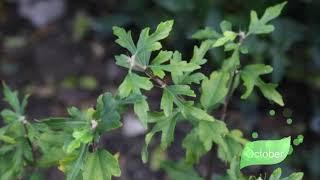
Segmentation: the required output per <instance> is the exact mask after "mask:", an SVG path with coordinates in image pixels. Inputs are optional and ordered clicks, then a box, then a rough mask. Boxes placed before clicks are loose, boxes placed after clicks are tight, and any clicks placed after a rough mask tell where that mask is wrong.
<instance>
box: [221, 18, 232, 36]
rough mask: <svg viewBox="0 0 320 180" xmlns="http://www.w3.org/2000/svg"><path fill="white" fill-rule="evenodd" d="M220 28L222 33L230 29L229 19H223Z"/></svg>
mask: <svg viewBox="0 0 320 180" xmlns="http://www.w3.org/2000/svg"><path fill="white" fill-rule="evenodd" d="M220 28H221V31H222V32H223V33H224V32H226V31H232V24H231V23H230V22H229V21H226V20H223V21H222V22H221V23H220Z"/></svg>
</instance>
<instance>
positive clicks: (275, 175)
mask: <svg viewBox="0 0 320 180" xmlns="http://www.w3.org/2000/svg"><path fill="white" fill-rule="evenodd" d="M281 174H282V171H281V168H277V169H276V170H274V171H273V172H272V174H271V176H270V177H269V180H280V177H281Z"/></svg>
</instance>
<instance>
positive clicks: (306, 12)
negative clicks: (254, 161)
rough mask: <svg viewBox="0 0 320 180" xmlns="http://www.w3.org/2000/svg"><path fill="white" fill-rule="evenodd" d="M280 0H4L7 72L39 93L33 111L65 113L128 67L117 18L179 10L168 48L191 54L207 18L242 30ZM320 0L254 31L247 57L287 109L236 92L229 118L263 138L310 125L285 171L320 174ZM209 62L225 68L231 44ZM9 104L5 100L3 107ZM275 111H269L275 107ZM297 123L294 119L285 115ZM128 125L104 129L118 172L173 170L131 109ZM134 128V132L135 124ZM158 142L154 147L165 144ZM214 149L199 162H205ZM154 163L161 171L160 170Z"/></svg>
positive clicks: (256, 170)
mask: <svg viewBox="0 0 320 180" xmlns="http://www.w3.org/2000/svg"><path fill="white" fill-rule="evenodd" d="M279 2H282V1H276V0H246V1H243V0H224V1H223V0H127V1H126V0H1V1H0V79H1V80H4V81H5V82H7V83H8V84H9V85H10V86H12V87H14V88H15V89H19V90H20V91H21V92H23V93H31V94H32V96H31V98H30V103H29V106H28V109H27V115H28V118H30V119H33V118H36V119H40V118H42V117H48V116H63V115H65V114H66V110H65V109H66V107H67V106H71V105H74V106H78V107H83V108H85V107H89V106H92V105H93V104H95V101H96V97H97V96H98V95H99V94H101V93H102V92H104V91H111V92H115V91H116V89H117V87H118V86H119V84H120V82H121V81H122V79H123V78H124V75H125V73H126V71H125V70H124V69H122V68H120V67H118V66H116V65H115V63H114V55H117V54H119V53H123V52H125V51H124V50H123V49H121V48H120V47H119V46H118V45H116V44H115V43H114V36H113V35H112V26H113V25H117V26H123V27H126V29H128V28H130V29H132V31H133V36H134V38H137V35H138V33H139V31H140V30H141V29H142V28H144V27H146V26H150V27H155V26H156V25H157V24H158V23H159V22H160V21H164V20H168V19H174V20H175V24H174V28H173V32H172V33H171V35H170V36H169V38H167V39H166V40H165V41H164V44H165V45H164V47H165V48H166V49H170V50H179V51H181V52H182V54H183V55H184V59H190V57H191V55H192V52H193V46H194V45H195V44H199V42H196V41H194V40H191V39H190V37H191V35H192V33H194V32H195V31H196V30H198V29H200V28H203V27H205V26H210V27H213V28H215V29H218V28H217V27H218V25H219V23H220V21H222V20H223V19H226V20H228V21H231V22H232V23H233V24H234V27H233V30H235V31H238V30H246V28H247V27H248V23H249V13H250V10H251V9H255V10H257V12H258V13H259V14H260V15H261V13H262V12H263V11H264V9H265V8H266V7H268V6H270V5H273V4H275V3H279ZM319 9H320V1H319V0H289V2H288V4H287V6H286V8H285V10H284V12H283V14H282V15H281V17H280V18H278V19H277V20H276V21H273V24H274V25H275V26H276V30H275V32H273V33H272V34H271V35H266V36H262V37H259V38H250V39H248V41H247V43H248V45H249V55H248V56H243V57H241V61H242V62H243V64H246V63H266V64H271V65H272V66H273V67H274V72H273V74H272V75H271V76H269V77H268V78H267V79H269V80H270V81H272V82H275V83H279V90H280V92H281V93H282V94H283V97H284V100H285V102H286V106H285V107H284V108H279V107H277V106H275V105H273V104H271V103H269V102H267V101H266V100H264V99H263V98H261V94H259V93H254V94H253V95H251V97H250V98H249V100H248V101H242V100H240V99H239V95H240V94H241V93H242V92H243V91H239V92H236V94H235V96H234V98H233V99H232V101H231V106H230V109H229V112H228V113H229V115H228V117H227V122H228V124H229V125H230V127H233V128H240V129H241V130H243V132H244V133H245V136H246V137H247V138H249V139H252V138H251V133H252V132H253V131H257V132H258V133H259V139H267V138H277V137H284V136H289V135H291V136H297V135H298V134H304V137H305V140H304V143H303V145H300V146H299V147H297V148H295V151H294V154H293V156H290V158H288V159H287V160H286V161H285V162H283V163H281V164H280V166H281V167H282V168H284V170H283V171H284V172H288V173H289V172H292V171H295V170H298V171H304V172H305V179H310V180H317V179H319V178H320V141H319V139H320V33H319V32H320V11H319ZM207 58H208V60H209V62H208V64H206V65H205V67H204V68H203V71H204V72H205V73H206V74H208V73H210V72H211V71H212V70H214V69H217V68H218V67H219V66H220V64H221V61H222V60H223V59H224V53H223V51H222V50H219V49H217V50H211V51H210V52H209V54H208V55H207ZM160 93H161V92H160V91H159V90H158V89H153V90H152V92H150V93H148V95H149V96H150V98H149V99H150V102H151V106H152V107H154V108H157V107H158V105H159V100H160V99H159V96H160ZM4 106H5V105H4V103H3V102H1V103H0V109H2V107H4ZM271 109H273V110H275V111H276V115H275V116H270V115H269V110H271ZM287 118H292V119H293V124H292V125H290V126H289V125H287V124H286V119H287ZM123 121H124V123H125V128H122V129H120V130H117V131H114V132H113V133H111V134H108V135H106V137H104V144H105V146H106V147H107V148H108V149H110V150H111V151H112V152H120V154H121V156H120V157H121V158H120V163H121V168H122V177H121V178H118V179H124V180H126V179H133V180H141V179H166V178H167V177H166V175H165V173H164V172H163V171H161V170H157V164H156V162H155V163H154V162H153V163H152V162H151V165H152V166H153V168H149V164H147V165H144V164H142V161H141V159H140V151H141V148H142V145H143V142H144V140H143V139H144V136H143V133H144V132H143V130H142V129H141V128H140V127H139V124H137V120H136V117H135V116H134V115H133V114H132V113H131V112H128V113H127V114H126V115H125V117H124V120H123ZM133 130H135V131H133ZM188 130H189V127H188V126H187V125H184V124H181V125H178V127H177V129H176V139H175V142H176V143H174V144H173V145H172V146H171V148H170V149H169V150H168V156H169V157H170V156H171V157H173V159H178V158H179V157H183V156H184V151H183V149H181V140H182V138H183V137H184V136H185V134H186V133H187V132H188ZM157 144H158V143H157V142H155V143H153V145H152V146H151V148H150V149H151V150H157ZM207 159H208V158H207V157H204V158H203V159H202V160H201V161H202V163H201V165H200V166H199V167H197V168H198V170H199V171H200V172H202V171H203V169H204V170H205V167H203V166H205V165H206V163H207ZM214 168H215V173H216V174H223V173H224V171H225V168H226V166H225V164H223V163H222V162H220V161H219V160H218V159H217V160H216V162H215V167H214ZM273 168H274V167H266V166H264V167H253V168H251V169H249V170H248V172H246V173H250V174H254V175H259V174H260V173H261V174H264V172H270V171H271V170H272V169H273ZM152 169H153V170H152ZM45 172H46V174H47V176H48V178H51V179H63V175H62V173H61V172H59V171H58V170H57V169H55V168H51V169H48V170H46V171H45Z"/></svg>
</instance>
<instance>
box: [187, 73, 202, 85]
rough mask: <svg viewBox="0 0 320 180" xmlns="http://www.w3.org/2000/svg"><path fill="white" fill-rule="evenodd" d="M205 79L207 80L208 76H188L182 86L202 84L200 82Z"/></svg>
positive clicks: (198, 74)
mask: <svg viewBox="0 0 320 180" xmlns="http://www.w3.org/2000/svg"><path fill="white" fill-rule="evenodd" d="M205 78H206V76H205V75H204V74H202V73H200V72H198V73H194V74H191V75H188V76H186V77H185V78H184V79H183V81H182V84H191V83H196V84H200V82H201V81H202V80H203V79H205Z"/></svg>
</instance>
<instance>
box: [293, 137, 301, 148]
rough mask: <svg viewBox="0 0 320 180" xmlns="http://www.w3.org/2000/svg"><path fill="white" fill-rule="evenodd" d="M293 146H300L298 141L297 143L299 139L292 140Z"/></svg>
mask: <svg viewBox="0 0 320 180" xmlns="http://www.w3.org/2000/svg"><path fill="white" fill-rule="evenodd" d="M293 144H294V145H295V146H298V145H299V144H300V141H299V139H297V138H296V139H294V140H293Z"/></svg>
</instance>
